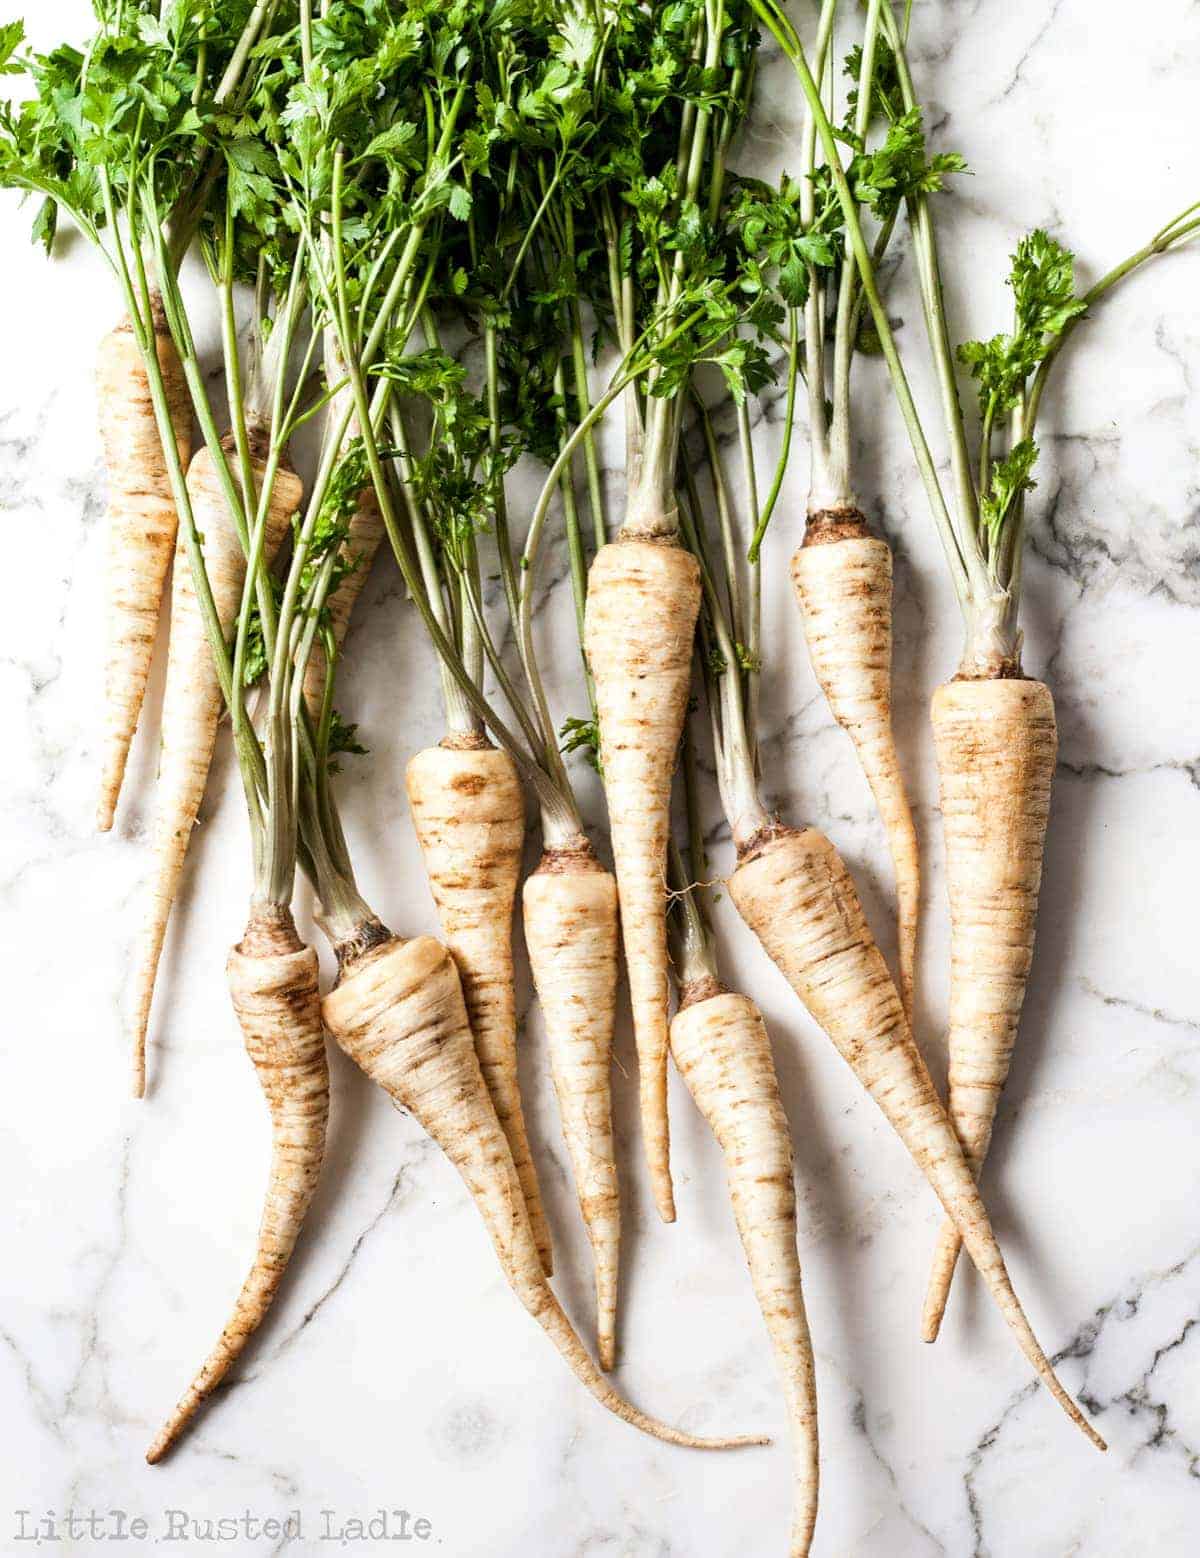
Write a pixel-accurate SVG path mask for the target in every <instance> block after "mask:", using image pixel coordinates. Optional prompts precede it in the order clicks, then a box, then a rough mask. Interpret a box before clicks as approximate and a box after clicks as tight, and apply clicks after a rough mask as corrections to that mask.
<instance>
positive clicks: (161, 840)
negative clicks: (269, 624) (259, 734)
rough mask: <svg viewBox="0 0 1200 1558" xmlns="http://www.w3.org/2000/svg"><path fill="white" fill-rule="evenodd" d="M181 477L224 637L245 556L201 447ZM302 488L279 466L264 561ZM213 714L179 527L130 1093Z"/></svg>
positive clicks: (209, 665) (138, 1089)
mask: <svg viewBox="0 0 1200 1558" xmlns="http://www.w3.org/2000/svg"><path fill="white" fill-rule="evenodd" d="M254 467H255V475H256V477H257V478H259V479H261V477H262V475H263V473H264V469H265V466H264V462H263V461H261V460H257V459H256V460H255V462H254ZM187 485H188V492H189V494H190V495H191V501H192V512H193V515H194V517H195V521H196V529H197V530H198V532H199V533H200V535H201V536H202V538H203V550H204V560H205V567H206V569H207V572H208V577H209V582H210V584H211V586H212V592H213V599H214V601H215V602H216V607H217V614H218V616H219V617H220V620H221V626H222V628H223V629H224V631H225V634H226V636H228V635H229V633H230V632H231V630H232V628H233V624H234V622H235V620H236V618H237V613H238V608H239V606H240V605H241V599H242V584H243V581H244V579H245V574H246V560H245V555H244V553H243V552H242V545H241V542H240V540H239V539H238V533H237V529H236V527H235V525H234V522H233V516H232V515H231V514H230V512H229V509H228V507H227V505H226V503H225V497H224V493H223V492H222V490H221V485H220V480H219V477H218V475H217V470H216V467H215V465H214V463H213V459H212V456H211V455H210V454H209V452H208V450H207V449H206V448H205V449H201V450H200V451H199V452H198V453H197V454H196V457H195V458H194V459H193V461H192V463H191V465H190V467H189V468H188V474H187ZM303 495H304V490H303V485H302V483H301V481H300V478H299V477H298V476H297V475H296V473H295V472H294V471H292V470H280V471H279V472H278V474H277V476H276V479H275V485H274V489H273V491H272V496H271V506H270V512H269V515H268V520H267V534H266V551H265V555H266V557H267V560H268V561H270V560H271V559H272V558H273V557H274V556H275V553H276V552H277V551H278V550H279V546H280V543H281V542H282V540H283V537H284V535H285V534H286V532H287V529H288V525H289V522H290V520H291V518H292V515H293V514H295V512H296V510H297V509H298V508H299V506H300V503H301V500H302V498H303ZM220 717H221V689H220V685H219V683H218V681H217V673H216V668H215V666H214V665H213V659H212V651H211V649H210V648H209V643H208V637H207V634H206V633H205V629H204V618H203V616H202V615H201V611H200V604H199V602H198V600H197V599H196V590H195V585H194V584H193V581H192V568H191V563H190V561H189V559H188V555H187V551H186V549H185V545H184V540H183V537H182V536H180V538H179V540H178V542H177V545H176V555H175V572H174V576H173V578H172V582H171V642H170V648H169V650H168V653H167V685H166V691H165V693H164V694H163V710H162V750H161V753H160V755H159V765H158V787H157V791H156V795H155V814H154V867H153V876H152V878H151V885H150V901H149V904H148V907H147V910H146V915H145V919H144V921H143V930H142V940H141V944H140V947H139V949H138V961H137V972H136V975H135V980H136V982H135V985H134V997H133V1042H134V1059H133V1091H134V1096H135V1097H138V1098H140V1097H141V1096H142V1095H143V1093H144V1092H145V1087H146V1031H147V1028H148V1027H149V1023H150V1006H151V1003H152V1001H153V999H154V983H155V979H156V978H157V975H158V964H159V959H160V957H161V956H162V949H163V941H164V939H165V937H166V934H167V922H168V920H169V919H170V917H171V906H172V904H173V903H174V902H175V895H176V893H177V892H178V891H179V881H180V877H181V876H182V875H183V862H184V860H185V858H186V856H187V852H188V845H189V844H190V843H191V839H192V830H193V828H194V827H195V825H196V817H197V815H198V813H199V811H200V802H201V801H202V800H203V799H204V786H205V784H206V783H207V781H208V770H209V765H210V763H211V762H212V753H213V746H214V744H215V742H216V739H217V725H218V722H219V720H220Z"/></svg>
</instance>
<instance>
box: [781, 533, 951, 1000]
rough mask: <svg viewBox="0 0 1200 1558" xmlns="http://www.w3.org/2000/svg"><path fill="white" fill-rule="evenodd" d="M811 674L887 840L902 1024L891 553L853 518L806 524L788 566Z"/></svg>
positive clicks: (905, 822) (903, 942)
mask: <svg viewBox="0 0 1200 1558" xmlns="http://www.w3.org/2000/svg"><path fill="white" fill-rule="evenodd" d="M792 583H793V585H794V586H795V591H796V599H797V601H798V602H799V604H800V610H801V612H802V614H803V617H804V632H805V637H806V639H807V640H808V652H809V655H810V656H811V658H812V664H813V670H814V671H815V672H816V676H817V680H818V681H819V682H820V684H821V689H822V691H823V692H824V694H825V696H826V698H827V699H828V701H829V707H830V710H831V711H832V713H833V717H834V719H836V720H837V722H838V724H839V725H840V726H841V727H842V729H843V730H844V731H845V732H846V734H847V735H848V736H849V737H850V739H851V741H852V742H853V743H854V750H855V751H856V752H857V754H858V760H859V762H860V763H861V764H862V767H863V772H864V773H865V774H866V776H867V782H868V783H869V784H870V786H871V792H872V794H873V795H874V797H875V804H876V805H877V806H878V808H879V815H880V818H881V819H882V821H883V826H884V830H885V832H886V833H887V839H888V846H889V848H890V849H891V852H892V864H893V867H894V869H895V873H896V907H897V920H898V931H899V962H900V998H901V1000H902V1001H903V1003H904V1012H905V1016H906V1017H907V1018H908V1020H909V1022H910V1023H911V1022H912V1010H913V986H914V983H915V977H916V975H915V970H916V954H917V922H918V919H919V916H920V905H921V867H920V859H919V856H918V851H917V832H916V828H915V827H914V826H913V818H912V811H911V809H910V807H909V804H908V796H907V794H906V793H905V789H904V778H903V776H902V774H901V772H900V760H899V758H898V756H897V754H896V738H895V736H894V734H893V732H892V550H891V547H889V546H888V544H887V542H886V541H882V540H880V539H879V538H878V537H877V536H872V535H869V534H868V533H867V529H866V524H865V522H864V520H863V518H862V515H861V514H859V513H858V511H857V510H851V511H849V512H848V513H847V514H840V515H838V516H830V517H827V518H826V521H825V523H823V524H814V522H813V518H812V517H810V519H809V523H808V528H807V530H806V533H805V541H804V545H803V546H801V547H800V549H799V551H797V552H796V554H795V556H794V557H793V558H792Z"/></svg>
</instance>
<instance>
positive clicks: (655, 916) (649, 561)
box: [584, 539, 700, 1222]
mask: <svg viewBox="0 0 1200 1558" xmlns="http://www.w3.org/2000/svg"><path fill="white" fill-rule="evenodd" d="M699 609H700V569H699V564H698V563H697V562H696V559H695V558H694V557H693V556H692V555H691V553H690V552H685V551H683V550H681V549H680V548H679V547H678V546H677V545H676V544H675V543H674V541H673V540H670V539H663V540H636V539H629V540H626V539H620V540H617V541H615V542H613V543H612V544H611V545H609V546H605V547H602V548H601V549H600V551H599V552H597V554H596V557H595V559H594V561H593V563H592V566H591V571H590V573H589V575H588V597H587V616H586V623H585V633H584V642H585V648H586V650H587V658H588V664H589V665H590V667H591V671H592V676H593V678H594V680H595V684H596V706H597V710H598V712H599V718H600V751H601V757H602V759H603V763H604V791H605V796H606V798H607V802H608V816H609V827H610V830H611V835H612V846H613V857H614V861H615V864H616V868H617V886H618V890H619V892H620V899H621V929H622V935H623V937H624V941H625V962H626V965H627V967H628V970H629V992H630V998H631V1001H632V1005H633V1026H634V1036H635V1039H636V1042H637V1052H638V1072H639V1088H640V1097H641V1113H642V1134H643V1137H644V1141H645V1151H646V1158H647V1162H648V1163H649V1167H650V1178H651V1182H652V1184H653V1187H654V1198H655V1201H656V1203H657V1205H658V1210H659V1214H660V1215H661V1216H662V1218H663V1219H664V1221H666V1222H673V1221H674V1218H675V1199H674V1195H673V1193H672V1190H671V1167H670V1134H669V1127H668V1123H667V1001H668V985H667V933H666V906H667V894H666V856H667V833H668V812H669V805H670V793H671V774H672V771H673V770H674V767H675V757H676V750H677V748H678V745H679V738H680V735H681V733H682V731H683V720H684V715H685V714H686V712H687V702H688V692H689V687H690V683H691V664H692V640H693V635H694V634H695V630H696V617H697V614H698V612H699Z"/></svg>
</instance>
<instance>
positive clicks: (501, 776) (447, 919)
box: [407, 736, 554, 1276]
mask: <svg viewBox="0 0 1200 1558" xmlns="http://www.w3.org/2000/svg"><path fill="white" fill-rule="evenodd" d="M407 782H408V804H409V807H410V808H411V810H412V816H413V824H414V826H415V828H416V831H417V838H418V840H419V841H420V845H421V853H422V854H423V855H424V857H425V870H426V872H427V873H428V876H429V885H430V886H431V888H432V889H433V901H434V903H435V904H436V905H437V911H438V919H439V920H440V921H441V926H442V933H443V935H444V936H445V938H446V945H447V946H448V947H449V949H450V953H451V956H452V957H453V958H454V961H455V963H456V964H457V966H458V972H459V977H460V978H461V979H462V985H463V995H464V996H465V998H466V1002H467V1016H468V1018H469V1020H470V1023H471V1032H472V1033H473V1034H474V1035H475V1049H476V1053H477V1054H478V1056H479V1065H480V1069H481V1070H482V1072H483V1080H484V1082H485V1083H486V1084H487V1090H488V1092H489V1093H490V1094H491V1098H492V1103H493V1104H494V1105H495V1107H496V1115H497V1118H498V1119H499V1121H500V1125H501V1127H502V1129H503V1131H504V1134H505V1136H506V1137H507V1138H508V1145H509V1149H510V1150H511V1152H512V1155H513V1163H514V1165H515V1166H516V1170H517V1178H518V1179H519V1180H520V1182H521V1189H522V1191H523V1193H524V1196H525V1202H526V1205H527V1206H528V1208H529V1219H530V1222H531V1224H532V1225H533V1233H534V1238H535V1239H536V1240H537V1246H538V1254H539V1256H540V1258H541V1262H542V1270H543V1271H544V1272H545V1273H546V1275H547V1276H550V1275H551V1273H552V1272H553V1270H554V1257H553V1253H552V1251H551V1246H550V1230H549V1227H548V1225H547V1223H546V1213H545V1210H544V1208H543V1206H542V1193H541V1189H540V1187H539V1185H538V1178H537V1170H536V1169H535V1168H534V1164H533V1153H532V1152H531V1150H530V1147H529V1135H528V1132H527V1131H526V1128H525V1111H524V1108H523V1107H522V1104H521V1089H520V1084H519V1082H518V1079H517V996H516V987H515V983H514V975H513V952H512V923H513V905H514V903H515V901H516V894H517V883H518V882H519V880H520V876H521V852H522V849H523V847H524V843H525V798H524V796H523V795H522V793H521V781H520V779H519V778H518V777H517V770H516V765H515V764H514V763H513V760H512V758H511V757H509V755H508V754H507V753H506V752H501V751H498V750H497V749H496V748H495V747H493V746H492V745H491V744H490V742H488V740H487V738H486V737H485V736H478V737H476V736H464V737H455V736H447V737H446V738H445V739H444V740H443V742H442V744H441V745H440V746H436V747H429V748H428V749H427V750H426V751H424V752H418V753H417V755H416V756H415V757H414V758H413V759H412V760H411V762H410V763H409V765H408V773H407Z"/></svg>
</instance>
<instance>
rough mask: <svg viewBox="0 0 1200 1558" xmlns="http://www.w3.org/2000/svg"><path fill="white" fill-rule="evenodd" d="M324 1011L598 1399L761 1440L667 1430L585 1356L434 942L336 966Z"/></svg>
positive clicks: (651, 1426)
mask: <svg viewBox="0 0 1200 1558" xmlns="http://www.w3.org/2000/svg"><path fill="white" fill-rule="evenodd" d="M323 1011H324V1016H325V1024H326V1026H327V1028H328V1029H329V1031H330V1033H331V1034H332V1035H333V1036H334V1038H335V1039H336V1040H337V1042H338V1043H339V1044H340V1045H341V1047H342V1048H343V1049H344V1050H345V1051H346V1053H347V1054H348V1055H349V1056H350V1058H351V1059H352V1060H354V1061H355V1062H356V1063H357V1064H358V1065H359V1066H361V1068H362V1069H363V1070H364V1071H365V1072H366V1073H367V1075H368V1076H369V1077H371V1078H372V1079H373V1080H374V1081H375V1082H378V1083H379V1085H380V1086H381V1087H382V1088H383V1089H384V1090H385V1091H386V1092H387V1093H388V1094H389V1095H390V1096H391V1098H392V1100H393V1101H394V1102H395V1103H396V1104H397V1105H398V1106H399V1107H400V1108H402V1109H405V1110H407V1111H408V1113H410V1114H411V1115H412V1116H413V1117H414V1118H415V1119H416V1120H417V1121H418V1122H419V1123H420V1125H421V1126H422V1127H423V1128H424V1129H425V1130H426V1131H427V1132H428V1133H429V1135H430V1136H431V1137H432V1138H433V1139H434V1141H436V1142H437V1144H438V1146H439V1147H441V1149H442V1151H443V1152H444V1153H445V1154H446V1156H447V1157H448V1158H449V1159H450V1161H451V1162H452V1163H453V1164H454V1166H455V1167H456V1168H457V1169H458V1171H459V1173H460V1174H461V1175H462V1177H463V1181H464V1183H465V1184H466V1187H467V1189H468V1191H469V1192H470V1194H471V1197H472V1199H473V1200H474V1202H475V1204H476V1206H477V1207H478V1209H479V1213H480V1216H481V1217H482V1218H483V1221H484V1225H485V1227H486V1228H487V1231H488V1234H489V1236H490V1237H491V1240H492V1243H493V1245H494V1246H495V1250H496V1254H497V1256H498V1257H499V1260H500V1264H501V1266H502V1267H503V1269H504V1274H505V1276H506V1277H507V1278H508V1281H509V1283H510V1285H511V1286H512V1289H513V1291H514V1293H516V1295H517V1297H518V1298H519V1299H520V1301H521V1303H522V1304H523V1305H524V1307H525V1308H526V1309H527V1310H528V1312H529V1313H530V1314H531V1315H532V1316H533V1318H534V1319H535V1320H536V1321H537V1322H538V1324H539V1325H540V1326H541V1327H542V1328H543V1330H544V1331H545V1332H546V1333H547V1335H548V1336H549V1337H550V1339H551V1341H553V1343H554V1345H555V1346H556V1347H557V1348H558V1350H559V1352H560V1353H561V1354H562V1356H563V1357H564V1358H565V1359H566V1362H567V1364H568V1366H569V1367H570V1369H571V1370H572V1372H573V1373H574V1374H575V1376H576V1378H578V1379H579V1380H580V1381H581V1383H582V1384H583V1385H585V1386H586V1388H587V1389H588V1390H589V1391H590V1392H591V1394H592V1395H593V1396H595V1398H596V1400H597V1401H599V1402H600V1403H601V1405H602V1406H605V1407H607V1408H608V1410H609V1411H610V1412H613V1413H615V1414H616V1416H617V1417H619V1418H621V1419H622V1420H623V1421H625V1422H627V1423H630V1424H632V1425H633V1426H634V1427H635V1428H640V1429H642V1430H643V1432H645V1433H648V1434H652V1435H653V1436H654V1437H655V1438H658V1439H664V1440H666V1441H667V1443H669V1444H679V1445H686V1446H690V1447H691V1448H694V1449H727V1448H733V1447H735V1446H738V1445H744V1444H761V1443H763V1442H764V1441H763V1440H762V1439H760V1438H757V1437H754V1438H737V1439H700V1438H697V1437H696V1436H695V1435H693V1434H687V1433H683V1432H682V1431H681V1430H679V1429H675V1428H669V1427H668V1426H667V1425H666V1424H664V1423H660V1422H658V1421H657V1420H656V1419H654V1418H650V1417H647V1416H645V1415H644V1414H643V1413H641V1412H639V1411H638V1410H637V1408H636V1407H632V1406H630V1404H629V1403H628V1402H627V1401H626V1400H625V1399H624V1398H623V1397H622V1396H620V1395H618V1393H617V1392H616V1391H615V1390H614V1389H613V1388H612V1386H611V1385H610V1384H609V1383H608V1381H607V1380H606V1379H605V1378H604V1376H603V1374H601V1372H600V1370H599V1369H598V1368H597V1367H596V1365H595V1364H594V1363H593V1362H592V1359H591V1358H590V1356H589V1355H588V1353H587V1351H586V1349H585V1348H584V1345H583V1343H582V1342H581V1341H580V1339H579V1337H578V1336H577V1335H576V1333H575V1330H574V1328H573V1327H572V1325H571V1322H570V1321H569V1320H568V1319H567V1317H566V1315H565V1314H564V1312H563V1310H562V1308H561V1307H560V1305H559V1302H558V1300H557V1299H556V1298H555V1296H554V1294H553V1292H552V1291H551V1288H550V1284H549V1283H548V1282H547V1281H546V1278H545V1275H544V1274H543V1272H542V1268H541V1262H540V1260H539V1257H538V1249H537V1244H536V1243H535V1241H534V1237H533V1231H532V1229H531V1227H530V1223H529V1213H528V1211H527V1210H526V1206H525V1199H524V1197H523V1196H522V1194H521V1187H520V1184H519V1183H518V1180H517V1175H516V1170H515V1169H514V1167H513V1161H512V1153H511V1152H510V1151H509V1146H508V1140H507V1138H506V1137H505V1135H504V1132H503V1131H502V1130H501V1128H500V1122H499V1121H498V1120H497V1118H496V1111H495V1108H494V1107H493V1105H492V1100H491V1096H490V1094H489V1093H488V1090H487V1088H486V1086H485V1085H484V1081H483V1074H482V1072H481V1071H480V1069H479V1060H478V1058H477V1056H476V1054H475V1046H474V1044H473V1043H472V1041H471V1030H470V1027H469V1025H468V1023H467V1010H466V1006H465V1004H464V1002H463V995H462V986H461V984H460V982H459V978H458V972H457V970H456V968H455V966H454V961H453V959H452V958H451V957H450V954H449V953H448V952H447V951H446V949H445V948H444V947H443V946H442V945H441V944H440V943H439V942H436V941H433V940H432V939H431V938H430V937H428V936H421V937H418V938H417V940H415V941H409V942H402V941H398V940H396V939H391V940H389V941H386V942H383V943H381V944H380V945H378V946H374V947H372V948H370V950H368V951H367V952H366V953H364V954H363V955H362V956H361V957H358V958H356V959H353V960H351V961H348V962H344V963H343V966H342V974H341V977H340V980H339V983H338V984H337V985H336V986H335V987H334V989H333V990H331V991H330V993H329V994H328V995H327V996H326V997H325V1001H324V1003H323Z"/></svg>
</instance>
